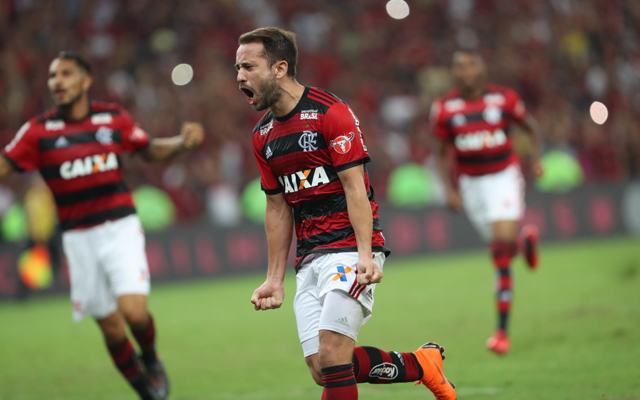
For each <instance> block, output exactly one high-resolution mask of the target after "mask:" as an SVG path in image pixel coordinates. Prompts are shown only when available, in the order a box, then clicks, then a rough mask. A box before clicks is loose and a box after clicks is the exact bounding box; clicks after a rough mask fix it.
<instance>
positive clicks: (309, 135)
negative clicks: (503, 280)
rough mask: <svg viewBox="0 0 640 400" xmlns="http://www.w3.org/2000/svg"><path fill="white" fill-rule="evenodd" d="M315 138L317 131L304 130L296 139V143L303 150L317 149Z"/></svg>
mask: <svg viewBox="0 0 640 400" xmlns="http://www.w3.org/2000/svg"><path fill="white" fill-rule="evenodd" d="M317 138H318V132H312V131H304V132H302V136H300V139H298V144H299V145H300V147H301V148H302V150H303V151H305V152H307V151H313V150H318V146H317V145H316V140H317Z"/></svg>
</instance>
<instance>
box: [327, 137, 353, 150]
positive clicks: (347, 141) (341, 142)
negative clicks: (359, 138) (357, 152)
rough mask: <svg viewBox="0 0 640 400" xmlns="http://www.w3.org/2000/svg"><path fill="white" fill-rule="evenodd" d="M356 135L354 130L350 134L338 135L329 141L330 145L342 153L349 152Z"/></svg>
mask: <svg viewBox="0 0 640 400" xmlns="http://www.w3.org/2000/svg"><path fill="white" fill-rule="evenodd" d="M355 136H356V135H354V134H353V132H349V135H348V136H347V135H342V136H338V137H337V138H335V139H333V140H331V141H330V142H329V146H331V147H333V149H334V150H335V151H336V152H338V153H340V154H347V153H348V152H349V150H351V141H352V140H353V138H354V137H355Z"/></svg>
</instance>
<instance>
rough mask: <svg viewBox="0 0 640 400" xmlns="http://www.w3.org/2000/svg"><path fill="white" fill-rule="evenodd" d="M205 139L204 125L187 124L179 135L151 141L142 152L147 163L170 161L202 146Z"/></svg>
mask: <svg viewBox="0 0 640 400" xmlns="http://www.w3.org/2000/svg"><path fill="white" fill-rule="evenodd" d="M203 138H204V131H203V129H202V125H200V124H198V123H195V122H185V123H184V124H183V125H182V129H181V131H180V134H179V135H176V136H173V137H168V138H154V139H151V142H150V143H149V146H147V148H146V149H144V150H143V151H142V152H141V155H142V158H143V159H144V160H145V161H169V160H171V159H172V158H174V157H177V156H179V155H180V154H182V153H185V152H187V151H189V150H191V149H193V148H195V147H197V146H198V145H200V143H202V140H203Z"/></svg>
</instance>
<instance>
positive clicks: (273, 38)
mask: <svg viewBox="0 0 640 400" xmlns="http://www.w3.org/2000/svg"><path fill="white" fill-rule="evenodd" d="M254 42H260V43H262V45H263V46H264V56H265V58H266V59H267V61H268V62H269V66H272V65H273V64H275V63H276V62H277V61H281V60H283V61H286V62H287V64H289V69H288V70H287V75H289V76H290V77H292V78H295V76H296V66H297V64H298V45H297V44H296V34H295V33H293V32H290V31H287V30H284V29H281V28H273V27H269V28H258V29H255V30H253V31H251V32H247V33H243V34H242V35H240V38H238V43H239V44H248V43H254Z"/></svg>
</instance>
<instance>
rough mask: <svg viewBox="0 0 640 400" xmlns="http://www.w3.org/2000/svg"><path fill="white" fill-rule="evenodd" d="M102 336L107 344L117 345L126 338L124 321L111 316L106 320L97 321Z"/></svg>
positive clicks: (118, 317) (114, 315) (113, 315)
mask: <svg viewBox="0 0 640 400" xmlns="http://www.w3.org/2000/svg"><path fill="white" fill-rule="evenodd" d="M97 322H98V326H100V330H101V331H102V335H103V336H104V339H105V341H106V342H107V343H110V344H112V343H118V342H120V341H122V340H124V338H125V337H126V335H127V333H126V331H125V326H124V321H123V320H122V317H121V316H119V315H116V314H112V315H110V316H109V317H107V318H104V319H102V320H99V321H97Z"/></svg>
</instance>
